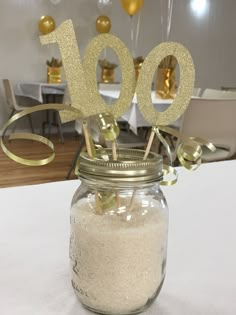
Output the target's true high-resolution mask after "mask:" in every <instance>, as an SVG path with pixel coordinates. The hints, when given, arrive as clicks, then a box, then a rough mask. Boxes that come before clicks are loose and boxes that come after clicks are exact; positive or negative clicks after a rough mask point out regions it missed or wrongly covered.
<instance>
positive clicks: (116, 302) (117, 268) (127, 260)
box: [70, 204, 168, 314]
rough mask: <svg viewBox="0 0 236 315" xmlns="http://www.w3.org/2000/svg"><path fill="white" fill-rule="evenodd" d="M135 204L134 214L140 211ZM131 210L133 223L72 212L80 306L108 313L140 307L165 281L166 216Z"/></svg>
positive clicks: (74, 274) (152, 210)
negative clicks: (163, 272)
mask: <svg viewBox="0 0 236 315" xmlns="http://www.w3.org/2000/svg"><path fill="white" fill-rule="evenodd" d="M138 207H139V205H137V204H136V205H135V207H134V209H138ZM164 212H165V211H163V210H158V209H156V208H150V209H148V212H147V213H146V214H145V215H142V213H141V211H135V210H134V211H133V212H132V215H133V216H134V218H135V220H132V219H131V220H130V221H125V220H124V218H123V219H122V217H121V216H117V215H114V216H109V215H106V216H104V215H102V216H101V215H95V214H94V213H92V211H91V209H89V207H88V205H84V204H83V205H81V204H80V205H79V209H78V208H77V206H74V208H72V212H71V214H72V230H73V231H74V233H73V234H72V238H71V251H70V252H71V258H72V268H73V271H72V282H73V286H74V288H75V290H76V292H77V294H78V296H79V299H80V301H81V302H82V303H83V304H85V305H87V306H89V307H91V308H93V309H95V310H98V311H99V310H100V311H103V312H106V313H108V314H110V313H113V314H122V313H128V312H131V311H134V310H136V309H138V308H140V307H143V306H144V305H145V304H146V303H147V301H148V299H150V298H152V297H153V296H154V295H155V293H156V291H157V289H158V287H159V285H160V283H161V282H162V280H163V274H162V264H163V259H164V258H165V254H166V234H167V220H168V219H167V216H166V214H165V213H164Z"/></svg>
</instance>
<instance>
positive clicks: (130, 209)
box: [129, 130, 155, 211]
mask: <svg viewBox="0 0 236 315" xmlns="http://www.w3.org/2000/svg"><path fill="white" fill-rule="evenodd" d="M154 137H155V131H154V130H152V132H151V134H150V137H149V139H148V144H147V148H146V150H145V153H144V157H143V160H146V159H147V157H148V154H149V153H150V150H151V147H152V143H153V140H154ZM135 194H136V190H134V192H133V194H132V197H131V201H130V206H129V211H132V210H133V207H134V198H135Z"/></svg>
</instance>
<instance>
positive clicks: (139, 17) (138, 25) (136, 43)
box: [135, 11, 142, 51]
mask: <svg viewBox="0 0 236 315" xmlns="http://www.w3.org/2000/svg"><path fill="white" fill-rule="evenodd" d="M141 12H142V11H140V13H139V16H138V24H137V30H136V38H135V51H137V47H138V39H139V30H140V20H141Z"/></svg>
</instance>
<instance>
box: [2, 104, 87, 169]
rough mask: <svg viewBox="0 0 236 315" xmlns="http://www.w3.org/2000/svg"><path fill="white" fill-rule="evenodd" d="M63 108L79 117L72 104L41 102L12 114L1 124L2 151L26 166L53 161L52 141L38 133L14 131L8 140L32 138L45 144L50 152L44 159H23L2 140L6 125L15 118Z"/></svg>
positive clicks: (9, 124)
mask: <svg viewBox="0 0 236 315" xmlns="http://www.w3.org/2000/svg"><path fill="white" fill-rule="evenodd" d="M49 109H52V110H59V111H60V110H65V111H68V112H71V113H73V114H74V115H76V116H77V118H79V117H81V112H80V111H79V110H78V109H76V108H74V107H72V106H68V105H63V104H43V105H36V106H34V107H30V108H29V109H25V110H23V111H21V112H20V113H17V114H15V115H14V116H12V117H11V118H10V119H9V120H8V121H7V122H6V124H5V125H4V126H3V128H2V130H3V135H2V137H1V140H0V145H1V148H2V150H3V152H4V153H5V154H6V155H7V156H8V157H9V158H10V159H12V160H13V161H15V162H17V163H20V164H23V165H28V166H41V165H46V164H48V163H50V162H51V161H53V159H54V158H55V152H54V145H53V143H52V142H51V141H50V140H48V139H47V138H45V137H42V136H40V135H36V134H32V133H15V134H12V135H10V136H9V140H17V139H26V140H33V141H37V142H40V143H43V144H45V145H46V146H48V147H49V148H50V149H51V151H52V153H51V154H50V156H49V157H47V158H44V159H39V160H30V159H25V158H22V157H20V156H18V155H16V154H14V153H13V152H12V151H11V150H9V149H8V148H7V147H6V145H5V143H4V141H3V137H4V135H5V133H6V131H7V129H8V127H10V126H11V125H12V124H13V123H14V122H16V121H17V120H19V119H20V118H22V117H24V116H26V115H29V114H32V113H36V112H39V111H42V110H49Z"/></svg>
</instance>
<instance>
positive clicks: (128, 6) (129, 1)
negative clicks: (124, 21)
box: [121, 0, 144, 16]
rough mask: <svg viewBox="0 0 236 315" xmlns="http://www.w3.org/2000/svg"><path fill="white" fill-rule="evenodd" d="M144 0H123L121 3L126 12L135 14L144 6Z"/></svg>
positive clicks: (131, 14)
mask: <svg viewBox="0 0 236 315" xmlns="http://www.w3.org/2000/svg"><path fill="white" fill-rule="evenodd" d="M143 3H144V0H121V4H122V6H123V9H124V10H125V12H126V13H128V14H129V15H130V16H133V15H135V14H136V13H138V11H139V10H140V9H141V8H142V6H143Z"/></svg>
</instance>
